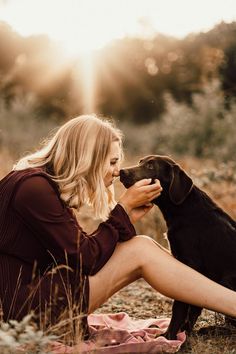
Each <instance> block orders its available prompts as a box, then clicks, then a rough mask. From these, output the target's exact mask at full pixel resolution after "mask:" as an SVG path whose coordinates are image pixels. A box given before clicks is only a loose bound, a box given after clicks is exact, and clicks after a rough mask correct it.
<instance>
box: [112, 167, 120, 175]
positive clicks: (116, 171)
mask: <svg viewBox="0 0 236 354" xmlns="http://www.w3.org/2000/svg"><path fill="white" fill-rule="evenodd" d="M119 175H120V169H119V168H118V167H115V168H114V171H113V176H115V177H118V176H119Z"/></svg>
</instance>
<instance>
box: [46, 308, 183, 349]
mask: <svg viewBox="0 0 236 354" xmlns="http://www.w3.org/2000/svg"><path fill="white" fill-rule="evenodd" d="M169 321H170V320H169V319H168V318H159V319H154V318H150V319H146V320H134V319H132V318H130V317H129V316H128V315H127V314H126V313H125V312H120V313H116V314H92V315H89V316H88V324H89V331H90V337H89V340H87V341H84V342H81V343H80V344H78V345H76V346H73V347H68V346H65V345H62V344H60V343H57V342H56V343H54V344H53V347H52V353H54V354H67V353H71V354H72V353H73V354H75V353H76V354H77V353H79V354H89V353H93V354H108V353H109V354H122V353H123V354H124V353H126V354H127V353H155V354H157V353H163V352H165V353H176V352H177V351H178V350H179V349H180V346H181V344H182V343H183V342H184V341H185V339H186V336H185V333H184V332H182V333H179V334H178V339H177V340H167V339H166V338H164V337H163V336H162V333H164V332H165V331H166V329H167V327H168V324H169Z"/></svg>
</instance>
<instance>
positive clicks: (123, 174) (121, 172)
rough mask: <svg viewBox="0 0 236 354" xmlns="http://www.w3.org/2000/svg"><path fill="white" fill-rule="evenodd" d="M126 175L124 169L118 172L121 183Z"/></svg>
mask: <svg viewBox="0 0 236 354" xmlns="http://www.w3.org/2000/svg"><path fill="white" fill-rule="evenodd" d="M127 175H128V172H127V171H126V170H124V169H121V170H120V180H121V181H122V180H124V179H125V177H127Z"/></svg>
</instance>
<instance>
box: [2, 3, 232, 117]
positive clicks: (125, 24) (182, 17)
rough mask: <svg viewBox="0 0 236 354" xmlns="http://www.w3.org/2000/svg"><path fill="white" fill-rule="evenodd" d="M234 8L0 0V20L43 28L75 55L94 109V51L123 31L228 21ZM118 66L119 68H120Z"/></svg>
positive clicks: (31, 29) (167, 30) (33, 31)
mask: <svg viewBox="0 0 236 354" xmlns="http://www.w3.org/2000/svg"><path fill="white" fill-rule="evenodd" d="M234 9H235V10H236V3H235V0H219V1H216V0H207V1H205V0H198V1H195V0H178V1H174V0H165V1H163V0H128V1H127V0H7V1H4V2H1V0H0V21H1V20H3V21H6V22H7V23H8V24H10V26H12V28H13V29H14V30H16V31H17V32H18V33H20V34H21V35H23V36H31V35H39V34H46V35H48V36H49V38H51V39H53V40H54V41H56V43H57V44H59V45H60V46H61V47H62V48H63V52H64V54H65V56H66V57H67V58H69V59H71V58H72V59H77V58H79V60H81V62H82V66H83V73H82V74H81V73H80V74H79V73H78V75H80V77H78V82H77V84H78V85H79V82H80V85H81V84H82V85H83V95H84V111H85V112H94V111H95V109H96V107H95V103H96V102H95V78H94V71H95V69H94V64H95V62H94V61H95V58H94V54H93V53H94V51H96V50H99V49H101V48H103V47H104V46H106V45H107V44H108V43H109V42H111V41H112V40H114V39H119V38H124V37H127V36H139V37H152V36H153V35H154V34H155V33H156V32H161V33H163V34H167V35H172V36H175V37H179V38H180V37H184V36H185V35H187V34H188V33H190V32H198V31H201V30H208V29H210V28H211V27H212V26H213V25H215V24H216V23H219V22H220V21H222V20H224V21H233V20H234V19H235V14H236V11H233V10H234ZM109 55H110V54H109ZM62 57H63V55H62ZM62 57H60V58H58V59H56V60H57V61H58V62H59V61H60V60H63V58H62ZM54 60H55V58H54ZM117 64H119V63H117ZM55 66H56V63H55ZM145 66H146V67H147V70H148V72H149V74H150V75H156V74H157V72H158V70H159V68H158V67H157V66H156V63H155V62H153V60H152V59H150V58H149V59H147V60H146V62H145ZM119 70H121V71H122V73H121V74H123V71H125V68H119ZM81 75H82V77H81ZM105 75H106V70H104V77H105ZM124 75H127V76H128V75H129V73H124ZM75 77H76V74H75ZM75 80H76V78H75ZM81 81H82V83H81ZM110 81H111V82H110V85H111V86H112V85H115V83H113V82H112V78H111V80H110ZM75 84H76V83H75ZM79 89H80V90H81V87H79ZM115 91H116V90H115Z"/></svg>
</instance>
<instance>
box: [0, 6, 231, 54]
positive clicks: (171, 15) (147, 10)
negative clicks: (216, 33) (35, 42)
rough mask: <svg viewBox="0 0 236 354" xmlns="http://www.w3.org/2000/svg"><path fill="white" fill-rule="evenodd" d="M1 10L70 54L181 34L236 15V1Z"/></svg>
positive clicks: (2, 15) (26, 32) (22, 27)
mask: <svg viewBox="0 0 236 354" xmlns="http://www.w3.org/2000/svg"><path fill="white" fill-rule="evenodd" d="M0 10H1V11H0V20H4V21H6V22H8V23H9V24H10V25H11V26H12V27H13V28H14V29H15V30H17V31H18V32H19V33H20V34H22V35H25V36H29V35H33V34H40V33H44V34H47V35H49V37H50V38H52V39H54V40H56V41H58V42H60V43H61V44H62V45H63V46H64V48H65V50H66V52H67V54H68V55H76V54H78V53H81V52H88V51H91V50H94V49H99V48H101V47H103V46H104V45H105V44H106V43H108V42H109V41H111V40H112V39H116V38H121V37H124V36H126V35H139V36H140V35H150V34H151V32H153V31H154V32H155V31H158V32H162V33H165V34H170V35H173V36H176V37H179V36H184V35H186V34H187V33H189V32H194V31H200V30H204V29H205V30H206V29H209V28H210V27H211V26H213V25H214V24H216V23H217V22H220V21H221V20H224V21H232V20H234V19H235V18H236V3H235V0H217V1H216V0H207V1H205V0H198V1H195V0H178V1H174V0H165V1H161V0H128V1H127V0H7V1H4V2H1V0H0ZM234 10H235V11H234Z"/></svg>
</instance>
